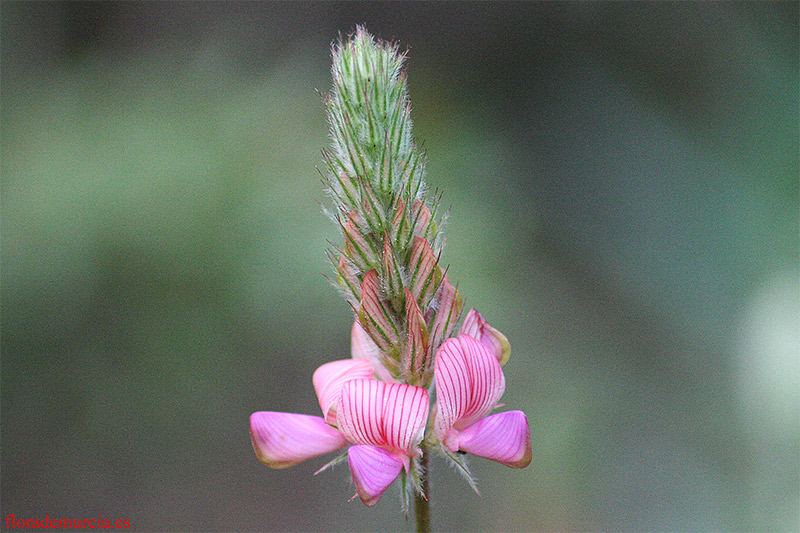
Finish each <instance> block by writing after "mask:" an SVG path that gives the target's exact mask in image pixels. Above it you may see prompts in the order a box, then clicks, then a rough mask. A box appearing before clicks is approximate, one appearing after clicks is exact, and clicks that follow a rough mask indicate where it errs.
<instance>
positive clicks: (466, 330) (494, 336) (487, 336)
mask: <svg viewBox="0 0 800 533" xmlns="http://www.w3.org/2000/svg"><path fill="white" fill-rule="evenodd" d="M458 334H459V335H469V336H470V337H472V338H473V339H477V340H479V341H481V344H483V345H484V346H486V347H487V348H488V349H489V351H490V352H492V353H493V354H494V356H495V357H497V360H498V361H500V366H503V365H504V364H506V361H508V358H509V357H511V344H509V342H508V339H507V338H506V336H505V335H503V334H502V333H500V332H499V331H497V330H496V329H494V328H493V327H492V326H490V325H489V323H488V322H486V320H484V318H483V316H481V314H480V313H479V312H477V311H476V310H475V309H470V310H469V313H467V316H465V317H464V322H463V323H462V324H461V329H460V330H459V331H458Z"/></svg>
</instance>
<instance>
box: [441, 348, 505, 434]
mask: <svg viewBox="0 0 800 533" xmlns="http://www.w3.org/2000/svg"><path fill="white" fill-rule="evenodd" d="M434 379H435V380H436V404H437V412H436V420H435V422H434V433H435V434H436V436H437V437H438V438H439V439H440V440H441V441H442V442H445V444H447V441H448V437H449V435H450V431H451V430H452V429H455V430H460V429H463V428H465V427H467V426H469V425H470V424H472V423H474V422H476V421H477V420H480V419H481V418H483V417H484V416H486V415H487V414H489V412H490V411H491V410H492V409H494V408H495V407H496V406H497V402H498V401H499V400H500V397H501V396H502V395H503V392H504V391H505V377H504V376H503V370H502V368H500V363H499V362H498V360H497V358H496V357H495V356H494V354H492V353H491V352H490V351H489V350H488V349H487V348H486V347H485V346H484V345H483V344H481V343H480V342H478V341H477V340H475V339H474V338H472V337H470V336H467V335H459V336H458V337H456V338H451V339H447V340H446V341H445V342H444V343H443V344H442V346H441V347H440V348H439V350H438V351H437V352H436V360H435V363H434ZM448 447H449V446H448Z"/></svg>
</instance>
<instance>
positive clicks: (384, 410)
mask: <svg viewBox="0 0 800 533" xmlns="http://www.w3.org/2000/svg"><path fill="white" fill-rule="evenodd" d="M338 413H339V414H338V421H339V430H340V431H341V432H342V434H344V436H345V437H346V438H347V440H349V441H350V442H352V443H354V444H369V445H372V446H383V447H387V448H389V449H392V450H397V451H400V452H402V453H403V454H404V455H406V456H407V457H413V456H415V455H417V454H418V452H419V449H418V446H419V443H420V442H421V441H422V437H423V433H424V431H425V424H426V421H427V418H428V391H426V390H425V389H423V388H422V387H414V386H412V385H403V384H400V383H384V382H382V381H376V380H366V379H354V380H350V381H348V382H346V383H345V384H344V386H343V387H342V395H341V398H340V405H339V408H338Z"/></svg>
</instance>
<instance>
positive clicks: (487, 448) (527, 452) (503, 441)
mask: <svg viewBox="0 0 800 533" xmlns="http://www.w3.org/2000/svg"><path fill="white" fill-rule="evenodd" d="M458 449H459V450H461V451H464V452H467V453H471V454H474V455H477V456H479V457H484V458H486V459H491V460H492V461H497V462H498V463H502V464H504V465H506V466H510V467H511V468H525V467H526V466H528V465H529V464H530V462H531V430H530V428H529V427H528V417H526V416H525V413H523V412H522V411H507V412H505V413H497V414H494V415H490V416H487V417H485V418H482V419H480V420H478V421H477V422H475V423H474V424H472V425H470V426H468V427H466V428H464V429H463V430H462V431H461V432H460V433H459V434H458Z"/></svg>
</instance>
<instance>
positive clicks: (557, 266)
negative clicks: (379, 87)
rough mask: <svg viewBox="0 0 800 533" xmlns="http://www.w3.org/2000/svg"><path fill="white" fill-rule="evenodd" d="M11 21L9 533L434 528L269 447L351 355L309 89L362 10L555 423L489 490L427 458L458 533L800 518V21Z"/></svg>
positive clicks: (132, 17) (478, 278)
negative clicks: (35, 522) (95, 525)
mask: <svg viewBox="0 0 800 533" xmlns="http://www.w3.org/2000/svg"><path fill="white" fill-rule="evenodd" d="M0 9H1V10H2V12H1V15H0V20H1V21H2V28H1V30H2V32H1V33H0V36H1V37H2V159H1V163H2V191H1V193H2V498H1V500H0V502H1V504H2V511H1V512H2V518H3V527H4V526H5V517H6V516H7V515H9V514H14V515H16V516H17V517H18V518H19V517H23V518H25V517H27V518H32V517H44V516H45V515H46V514H49V515H50V516H51V517H54V518H82V517H83V518H91V517H95V516H97V515H101V516H102V517H108V518H111V519H112V520H114V519H117V518H125V519H129V520H130V523H131V524H132V528H131V529H133V530H150V531H152V530H163V531H174V530H207V531H214V530H225V531H239V530H241V531H246V530H308V531H329V530H353V531H372V530H399V531H402V530H407V529H411V528H412V527H413V522H406V521H405V520H404V518H403V516H402V515H401V514H400V511H399V503H398V497H397V495H398V494H399V491H398V490H397V488H396V487H393V488H391V489H390V490H389V491H388V492H387V494H386V495H385V496H384V498H383V500H382V501H381V502H380V503H379V505H378V506H377V507H376V508H372V509H368V508H366V507H364V506H363V505H362V504H361V503H360V502H359V501H357V500H356V501H352V502H349V503H348V501H347V500H348V498H349V497H350V496H351V495H352V494H353V493H354V491H353V488H352V486H351V485H350V484H349V482H348V477H349V474H348V471H347V468H346V467H339V468H337V469H335V470H333V471H328V472H325V473H323V474H320V475H318V476H312V473H313V472H314V471H315V470H316V469H317V468H318V467H320V466H321V465H322V464H324V462H325V461H326V459H318V460H313V461H309V462H308V463H306V464H302V465H299V466H296V467H294V468H292V469H290V470H284V471H273V470H270V469H268V468H266V467H264V466H263V465H261V464H260V463H259V462H258V461H257V460H256V458H255V455H254V453H253V451H252V448H251V445H250V442H249V437H248V430H247V421H248V417H249V415H250V413H251V412H253V411H257V410H276V411H289V412H302V413H309V414H316V413H317V412H318V405H317V403H316V398H315V396H314V392H313V389H312V386H311V381H310V379H311V373H312V372H313V370H314V369H315V368H316V367H317V366H318V365H320V364H322V363H323V362H326V361H329V360H332V359H336V358H342V357H346V356H347V355H348V353H349V337H348V333H349V327H350V324H351V320H352V316H351V311H350V310H349V308H348V306H347V305H346V304H345V303H344V301H343V300H342V299H340V297H339V296H338V295H337V293H336V291H335V290H334V288H333V287H332V286H331V285H330V284H329V283H328V281H327V280H326V279H325V278H324V276H323V275H324V274H328V273H329V272H330V267H329V265H328V264H327V262H326V258H325V255H324V250H325V248H326V247H327V246H328V243H327V241H328V240H331V241H332V242H338V240H339V237H338V235H337V228H336V227H335V226H334V225H333V224H331V223H330V221H329V220H328V219H327V218H325V216H323V214H322V210H321V208H320V203H322V204H325V202H326V198H325V195H324V193H323V191H322V186H321V184H320V177H319V174H318V173H317V170H316V168H315V167H317V166H322V160H321V156H320V150H321V149H322V148H323V147H325V146H326V145H327V144H328V141H327V126H326V122H325V112H324V107H323V105H322V102H321V99H320V97H319V95H318V94H317V92H316V91H315V90H317V89H318V90H319V91H321V92H326V91H327V90H328V88H329V86H330V78H329V72H328V68H329V60H330V45H331V43H332V42H333V41H334V40H336V39H337V36H338V35H339V34H340V33H342V34H345V35H346V34H348V33H349V32H351V31H352V30H353V29H354V27H355V25H356V24H359V23H364V24H366V26H367V28H368V29H369V30H370V31H371V32H372V33H374V34H376V35H377V36H379V37H381V38H384V39H389V40H396V41H398V42H399V43H400V46H401V48H402V49H408V50H409V57H410V60H409V63H408V75H409V86H410V91H411V97H412V103H413V107H414V109H413V118H414V120H415V132H416V135H417V137H418V139H419V140H420V141H424V146H425V147H426V149H427V151H428V157H429V165H428V169H429V174H428V181H429V183H430V185H431V187H432V188H435V189H437V190H439V191H441V192H443V193H444V201H443V203H444V205H445V206H447V207H449V208H450V213H451V217H450V221H449V223H448V226H447V228H448V231H447V232H448V241H447V246H446V249H445V256H444V259H443V260H444V262H445V263H446V264H449V265H450V270H449V272H450V276H451V278H452V279H453V280H455V281H457V282H458V284H459V287H460V289H461V291H462V293H463V294H464V295H465V297H466V299H467V305H468V306H471V307H476V308H478V309H479V310H480V311H481V312H482V313H483V314H484V316H486V317H487V318H488V320H489V321H490V322H491V323H492V324H493V325H495V326H496V327H498V328H499V329H500V330H501V331H503V332H504V333H505V334H506V335H507V336H508V338H509V339H510V341H511V344H512V349H513V353H512V358H511V360H510V362H509V364H508V365H506V367H505V370H506V376H507V381H508V387H507V392H506V395H505V397H504V401H505V403H506V405H507V407H508V408H511V409H522V410H524V411H525V412H526V413H527V414H528V417H529V420H530V423H531V429H532V433H533V462H532V464H531V465H530V467H528V468H527V469H525V470H521V471H517V470H510V469H507V468H505V467H503V466H501V465H498V464H495V463H491V462H489V461H484V460H474V461H472V466H473V468H474V470H475V471H476V473H477V476H478V478H479V483H480V487H481V489H482V496H481V497H478V496H477V495H475V494H474V493H472V492H471V490H470V489H469V487H468V486H467V485H466V484H465V483H464V482H463V481H462V480H461V479H460V477H459V475H458V474H457V473H456V472H454V471H452V470H450V469H449V468H448V467H447V466H446V464H445V463H444V462H443V461H442V460H437V461H434V473H433V498H434V504H433V513H434V514H433V525H434V528H436V529H439V530H452V531H456V530H460V531H472V530H475V531H479V530H480V531H484V530H485V531H492V530H520V531H522V530H615V531H643V530H657V531H661V530H664V531H666V530H669V531H673V530H693V531H704V530H715V531H718V530H737V531H744V530H762V531H765V530H766V531H797V529H798V527H800V519H799V518H798V515H799V514H800V489H799V488H798V487H799V486H800V466H799V465H800V460H799V458H800V369H799V361H800V333H799V332H800V266H799V265H798V263H799V261H798V247H799V244H798V214H799V211H798V3H797V2H746V3H734V2H719V3H716V2H702V3H691V2H677V3H675V2H664V3H650V2H646V3H624V2H620V3H617V2H612V3H593V2H579V3H571V2H555V3H550V2H547V3H511V4H502V3H463V4H462V3H427V2H416V3H395V2H380V3H372V2H363V3H361V2H359V3H339V2H326V3H317V2H275V3H273V2H231V3H227V2H219V3H213V2H210V3H207V2H204V3H196V2H180V3H177V2H176V3H170V2H120V3H110V2H91V3H82V2H69V3H57V2H10V1H4V2H2V4H1V5H0Z"/></svg>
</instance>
